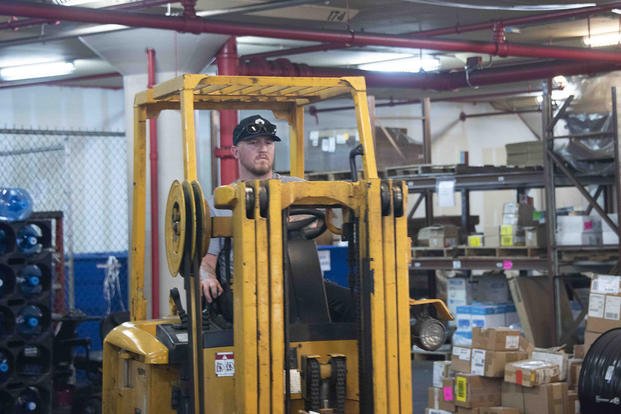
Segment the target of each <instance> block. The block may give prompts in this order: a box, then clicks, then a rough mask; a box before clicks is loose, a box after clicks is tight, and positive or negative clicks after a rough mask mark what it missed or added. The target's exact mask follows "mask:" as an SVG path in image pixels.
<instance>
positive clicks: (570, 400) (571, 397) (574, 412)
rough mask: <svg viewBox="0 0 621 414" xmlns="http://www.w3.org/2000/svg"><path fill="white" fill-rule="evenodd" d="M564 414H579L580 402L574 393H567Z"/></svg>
mask: <svg viewBox="0 0 621 414" xmlns="http://www.w3.org/2000/svg"><path fill="white" fill-rule="evenodd" d="M565 414H580V400H579V399H578V393H577V392H576V391H567V406H566V407H565Z"/></svg>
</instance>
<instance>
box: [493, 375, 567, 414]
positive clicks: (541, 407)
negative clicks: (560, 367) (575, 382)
mask: <svg viewBox="0 0 621 414" xmlns="http://www.w3.org/2000/svg"><path fill="white" fill-rule="evenodd" d="M501 400H502V405H503V406H505V407H513V408H515V409H517V410H518V411H519V412H520V413H521V414H566V411H565V410H566V409H567V405H568V404H567V401H568V394H567V384H566V383H564V382H556V383H552V384H543V385H541V386H538V387H532V388H529V387H522V386H520V385H517V384H511V383H508V382H505V383H503V384H502V395H501ZM572 414H573V413H572Z"/></svg>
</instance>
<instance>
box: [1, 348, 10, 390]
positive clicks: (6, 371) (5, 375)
mask: <svg viewBox="0 0 621 414" xmlns="http://www.w3.org/2000/svg"><path fill="white" fill-rule="evenodd" d="M12 373H13V361H12V360H11V354H10V353H9V351H7V350H5V349H0V383H2V382H5V381H6V380H8V379H9V378H10V377H11V374H12Z"/></svg>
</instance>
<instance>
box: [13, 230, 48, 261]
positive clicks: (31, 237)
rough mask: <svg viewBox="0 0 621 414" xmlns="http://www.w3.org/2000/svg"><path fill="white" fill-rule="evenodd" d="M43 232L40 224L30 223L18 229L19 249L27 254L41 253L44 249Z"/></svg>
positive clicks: (17, 240) (17, 241)
mask: <svg viewBox="0 0 621 414" xmlns="http://www.w3.org/2000/svg"><path fill="white" fill-rule="evenodd" d="M41 237H43V233H42V232H41V229H40V228H39V226H35V225H34V224H28V225H26V226H23V227H22V228H20V229H19V230H18V231H17V237H16V240H15V241H16V243H17V250H18V251H19V252H20V253H22V254H25V255H33V254H37V253H40V252H41V250H42V249H43V245H42V244H41V242H40V241H41Z"/></svg>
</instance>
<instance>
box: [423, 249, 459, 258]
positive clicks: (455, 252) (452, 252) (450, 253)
mask: <svg viewBox="0 0 621 414" xmlns="http://www.w3.org/2000/svg"><path fill="white" fill-rule="evenodd" d="M460 254H463V249H460V248H457V247H445V248H439V247H413V248H412V257H457V256H459V255H460Z"/></svg>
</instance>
